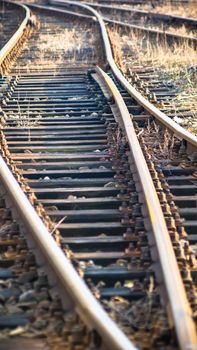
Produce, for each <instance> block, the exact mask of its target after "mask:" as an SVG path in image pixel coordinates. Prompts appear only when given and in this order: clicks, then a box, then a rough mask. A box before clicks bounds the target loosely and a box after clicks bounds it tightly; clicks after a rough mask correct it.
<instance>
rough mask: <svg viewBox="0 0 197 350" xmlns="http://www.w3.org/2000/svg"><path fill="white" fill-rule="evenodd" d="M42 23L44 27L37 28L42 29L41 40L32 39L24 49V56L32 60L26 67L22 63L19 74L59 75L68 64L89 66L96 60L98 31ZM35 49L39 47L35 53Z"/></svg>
mask: <svg viewBox="0 0 197 350" xmlns="http://www.w3.org/2000/svg"><path fill="white" fill-rule="evenodd" d="M41 20H42V18H41ZM41 20H40V23H41V24H37V25H38V26H39V25H40V26H41V31H40V33H39V36H38V37H37V39H36V40H34V39H31V38H30V40H29V41H28V42H27V43H26V44H25V46H24V50H23V54H24V56H25V55H26V54H27V55H28V56H29V57H30V56H31V59H29V58H28V59H27V60H26V64H25V65H24V66H23V65H21V63H20V64H19V65H17V71H19V72H20V71H21V69H25V70H26V71H27V72H31V71H40V70H42V69H57V71H59V70H60V69H61V68H63V67H66V65H67V64H69V65H71V66H75V65H79V64H80V65H82V64H84V65H87V64H88V63H89V62H94V61H95V60H96V56H97V46H98V45H97V41H98V33H97V32H95V27H92V28H91V27H90V26H87V25H86V24H78V25H77V24H76V22H74V23H71V22H70V23H69V22H68V23H67V22H63V21H61V20H57V21H56V22H55V21H53V22H52V21H51V18H49V21H47V22H46V23H42V21H41ZM32 46H34V47H36V50H33V52H32V50H31V47H32Z"/></svg>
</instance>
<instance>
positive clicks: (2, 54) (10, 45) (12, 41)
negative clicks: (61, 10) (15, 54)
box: [0, 2, 30, 71]
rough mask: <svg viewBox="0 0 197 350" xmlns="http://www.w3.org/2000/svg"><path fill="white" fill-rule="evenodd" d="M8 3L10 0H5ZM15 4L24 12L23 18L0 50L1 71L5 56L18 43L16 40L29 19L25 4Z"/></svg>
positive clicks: (20, 35)
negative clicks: (7, 0)
mask: <svg viewBox="0 0 197 350" xmlns="http://www.w3.org/2000/svg"><path fill="white" fill-rule="evenodd" d="M7 3H9V4H12V3H11V2H7ZM14 5H15V6H19V8H21V10H22V11H23V12H24V19H23V21H22V22H21V24H20V26H19V28H18V29H17V31H16V32H15V33H14V35H13V36H12V37H11V38H10V40H9V41H8V42H7V43H6V44H5V45H4V47H3V48H2V49H1V50H0V70H1V71H2V68H3V67H2V66H3V63H4V61H5V58H6V57H8V56H9V54H10V53H11V51H12V50H13V49H14V47H15V45H16V44H17V43H18V41H19V40H20V39H21V37H22V36H23V34H24V30H25V29H26V27H27V25H28V23H29V21H30V10H29V8H28V7H27V6H25V5H18V4H14Z"/></svg>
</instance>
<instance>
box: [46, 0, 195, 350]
mask: <svg viewBox="0 0 197 350" xmlns="http://www.w3.org/2000/svg"><path fill="white" fill-rule="evenodd" d="M50 3H52V4H56V5H57V4H70V5H77V6H80V7H83V8H86V9H87V10H89V11H90V12H91V13H92V14H93V15H94V16H95V17H96V18H97V19H98V22H99V24H100V28H101V33H102V37H103V41H104V44H105V51H106V57H107V61H108V63H109V65H110V67H111V69H112V71H113V72H114V74H115V75H116V77H117V78H118V80H119V81H121V82H122V85H123V86H125V85H126V87H127V90H128V91H130V89H132V90H134V91H132V90H131V91H132V94H133V93H134V96H135V95H136V93H137V92H136V90H135V89H133V88H132V87H130V84H129V83H128V82H127V81H126V79H125V78H124V77H123V76H122V74H121V72H120V71H119V69H118V68H117V66H116V64H115V62H114V60H113V57H112V51H111V46H110V42H109V38H108V35H107V31H106V28H105V24H104V21H103V19H102V17H101V16H100V15H99V14H98V12H97V11H95V10H94V9H92V8H91V7H89V6H88V5H84V4H82V3H80V4H79V3H78V2H75V1H63V0H50ZM99 72H100V75H102V77H103V79H104V80H105V82H106V83H107V85H108V88H109V89H110V91H111V93H112V94H113V97H114V99H115V101H116V105H117V107H118V109H119V111H120V115H121V117H122V121H123V124H124V129H125V132H126V134H127V139H128V142H129V145H130V150H131V152H132V155H133V157H134V161H135V165H136V168H137V170H138V176H139V178H140V183H141V186H142V188H143V193H144V197H145V202H146V205H147V210H148V214H149V218H150V220H151V226H152V231H153V233H154V239H155V243H156V247H157V251H158V255H159V260H160V263H161V268H162V272H163V277H164V281H165V287H166V290H167V295H168V299H169V303H170V305H169V306H170V309H171V312H172V317H173V320H174V327H175V329H176V334H177V339H178V342H179V346H180V349H182V350H186V349H188V350H189V349H196V347H197V336H196V328H195V324H194V321H193V319H192V310H191V307H190V305H189V302H188V299H187V296H186V291H185V288H184V285H183V281H182V278H181V275H180V271H179V268H178V264H177V261H176V257H175V254H174V251H173V248H172V244H171V241H170V237H169V233H168V229H167V226H166V223H165V219H164V216H163V212H162V209H161V206H160V203H159V199H158V196H157V193H156V190H155V187H154V184H153V182H152V179H151V176H150V173H149V171H148V168H147V165H146V163H145V164H144V162H145V160H143V159H144V157H143V154H142V151H141V149H140V146H139V144H138V140H137V137H136V135H135V131H134V129H133V125H132V123H131V118H130V114H129V112H128V110H127V107H126V105H125V103H124V101H123V99H122V97H121V95H120V93H119V92H118V90H117V88H116V86H115V84H114V83H113V82H112V81H111V79H110V78H109V77H108V76H107V74H105V73H104V72H102V71H101V70H99ZM139 95H140V94H139V93H137V98H138V99H140V100H141V98H142V96H141V95H140V96H139ZM143 99H144V98H143ZM144 100H145V99H144ZM145 102H146V104H147V101H146V100H145ZM148 103H149V102H148ZM149 104H150V103H149ZM150 105H151V104H150ZM150 107H151V109H152V108H154V109H156V108H155V107H154V106H152V105H151V106H150ZM157 111H158V112H160V111H159V110H157V109H156V112H157ZM162 114H163V113H162ZM164 116H165V115H164ZM166 118H168V117H166ZM162 119H163V118H162ZM184 134H185V131H184ZM189 136H190V135H189ZM196 145H197V143H196Z"/></svg>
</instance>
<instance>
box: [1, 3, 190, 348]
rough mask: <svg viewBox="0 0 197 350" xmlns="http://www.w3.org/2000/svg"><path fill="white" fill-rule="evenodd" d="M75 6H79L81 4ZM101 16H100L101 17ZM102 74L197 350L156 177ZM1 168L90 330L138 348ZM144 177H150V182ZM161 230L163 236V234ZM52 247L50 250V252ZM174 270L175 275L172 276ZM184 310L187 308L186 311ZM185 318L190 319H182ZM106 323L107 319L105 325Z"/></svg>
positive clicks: (175, 300)
mask: <svg viewBox="0 0 197 350" xmlns="http://www.w3.org/2000/svg"><path fill="white" fill-rule="evenodd" d="M71 3H72V4H76V3H75V2H71ZM95 15H96V17H97V14H96V13H95ZM97 18H98V17H97ZM99 21H100V24H103V23H102V19H100V20H99ZM102 29H103V28H102ZM102 34H103V37H105V35H107V34H105V33H104V31H103V32H102ZM105 38H106V37H105ZM107 40H108V38H106V42H107ZM107 46H108V48H109V47H110V46H109V41H108V42H107ZM106 52H107V50H106ZM106 56H107V58H108V63H109V64H110V65H111V68H112V70H113V68H114V73H115V72H116V69H115V67H114V66H113V64H112V63H113V62H111V61H110V60H113V58H112V54H111V52H110V51H109V52H107V55H106ZM114 65H115V63H114ZM98 74H99V76H100V79H101V80H102V82H103V84H104V85H105V86H106V89H107V90H108V93H109V94H110V95H111V96H113V99H114V102H115V105H116V107H117V109H118V111H119V115H120V123H122V124H123V125H124V129H125V132H126V135H127V138H128V140H129V145H130V150H131V152H132V154H133V157H134V160H135V165H136V168H137V169H138V172H139V175H140V182H141V186H142V188H143V192H144V196H145V201H146V206H147V210H148V212H149V217H150V220H151V225H152V229H153V232H155V240H156V242H157V248H158V252H159V255H160V259H161V260H162V261H163V264H162V269H163V274H164V279H165V281H166V288H167V293H168V297H169V299H170V300H171V306H172V310H173V316H174V322H175V326H176V329H177V334H178V339H179V342H180V347H181V348H182V349H185V348H186V347H188V348H192V347H193V346H195V345H194V344H196V339H195V330H194V324H193V321H192V319H191V310H190V307H189V305H188V301H187V298H186V295H185V290H184V287H183V284H182V281H181V277H180V272H179V270H178V266H177V263H176V259H175V256H174V252H173V250H172V245H171V243H170V240H169V235H168V232H167V228H166V224H165V221H164V218H163V214H162V211H161V208H160V205H159V202H158V198H157V195H156V192H155V189H154V185H153V183H152V180H151V178H150V174H149V172H148V169H147V166H146V163H145V161H144V158H143V155H142V152H141V149H140V146H139V143H138V141H137V138H136V135H135V133H134V130H133V127H132V123H131V121H130V115H129V112H128V110H127V107H126V105H125V103H124V101H123V99H122V98H121V95H120V94H119V92H118V90H117V88H116V86H115V85H114V83H113V82H112V80H111V79H110V78H109V77H108V76H107V75H106V74H105V73H104V72H103V71H102V70H101V69H98ZM117 76H118V74H117ZM8 131H9V130H8ZM133 147H134V148H133ZM142 164H143V165H142ZM0 165H1V166H2V172H1V176H2V182H3V184H4V187H5V188H6V191H7V192H8V193H9V197H10V199H11V201H13V203H14V206H16V207H17V208H18V211H19V212H20V215H24V217H23V221H24V222H25V223H26V225H27V227H28V229H29V230H30V231H31V232H32V233H33V235H34V238H35V240H36V242H39V243H38V244H39V246H40V249H41V251H42V254H43V255H45V256H46V257H47V260H48V257H51V255H52V256H53V257H54V258H53V259H50V261H51V260H53V262H52V265H51V263H50V266H51V267H52V269H53V270H54V271H55V275H56V274H57V275H58V276H59V277H58V279H59V280H60V284H61V285H63V289H64V290H65V291H66V295H68V296H69V299H71V301H72V302H73V303H74V305H76V308H77V310H78V312H79V314H80V316H81V317H82V319H83V318H84V310H86V311H85V313H86V316H87V314H88V317H87V318H86V317H85V318H84V321H85V322H86V323H88V325H89V327H90V328H92V324H93V325H94V327H95V329H96V330H97V331H98V333H99V334H100V336H101V338H102V339H103V341H104V344H105V345H106V348H109V347H111V346H113V349H135V348H136V347H135V346H134V345H132V344H131V342H129V341H128V339H127V338H126V337H125V335H124V334H123V333H122V332H121V331H120V330H119V329H118V328H117V326H116V325H115V324H114V323H113V322H112V321H111V320H110V319H109V318H108V316H107V315H106V313H104V311H103V310H102V309H101V307H100V306H99V304H98V303H97V302H96V300H95V299H94V297H93V296H92V294H91V293H90V292H89V290H88V289H87V287H85V285H84V284H83V282H82V281H81V279H80V278H79V276H78V274H77V273H76V272H75V270H74V269H73V268H72V267H70V263H69V261H68V260H67V259H66V258H65V256H64V254H63V253H61V252H60V249H59V248H58V247H57V246H56V248H54V244H55V245H56V243H55V242H54V240H53V239H52V237H50V235H49V233H48V231H47V230H46V227H45V226H44V225H43V224H41V222H40V219H39V218H38V216H37V215H36V213H35V212H34V211H33V210H32V208H30V205H29V204H28V203H27V202H28V201H27V200H25V196H24V194H22V193H21V192H22V191H20V189H19V188H17V185H16V181H14V180H13V178H12V176H11V174H10V172H9V171H8V169H7V168H6V166H5V164H4V162H3V161H2V162H1V163H0ZM143 175H145V179H144V176H143ZM148 180H149V181H148ZM146 181H147V182H146ZM150 203H151V205H150ZM153 204H154V205H155V206H154V205H153ZM158 213H159V215H158ZM25 214H26V215H25ZM34 224H35V226H34ZM36 224H37V226H36ZM40 225H41V226H40ZM38 226H39V230H38ZM41 231H42V232H41ZM158 232H160V235H159V234H158ZM46 247H48V248H47V251H46ZM165 251H168V253H169V255H170V258H169V256H167V254H165ZM66 266H67V267H68V268H67V273H65V267H66ZM169 269H170V271H171V273H168V271H169ZM68 271H69V273H68ZM175 283H176V286H177V288H175V289H177V294H175V293H172V291H171V288H170V286H171V285H172V284H173V286H174V285H175ZM88 293H89V294H88ZM182 306H184V308H183V307H182ZM183 314H184V315H185V317H183V316H182V315H183ZM180 315H181V316H182V318H181V317H180ZM103 321H105V323H104V322H103ZM109 326H110V327H109ZM182 327H183V328H182ZM183 329H184V331H183Z"/></svg>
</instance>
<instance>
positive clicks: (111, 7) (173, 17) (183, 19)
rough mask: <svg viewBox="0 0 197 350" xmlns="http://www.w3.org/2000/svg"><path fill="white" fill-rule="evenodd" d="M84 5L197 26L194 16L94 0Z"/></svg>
mask: <svg viewBox="0 0 197 350" xmlns="http://www.w3.org/2000/svg"><path fill="white" fill-rule="evenodd" d="M85 4H86V5H90V6H91V7H93V8H101V9H109V10H114V11H118V12H122V13H123V14H124V13H129V14H131V19H132V20H133V19H135V18H141V17H148V19H155V20H157V21H158V20H162V21H164V22H167V23H169V24H174V25H176V24H180V25H183V24H184V25H186V26H188V27H189V28H194V29H195V28H196V26H197V20H196V19H195V18H190V17H182V16H176V15H171V14H165V13H159V12H153V11H147V10H146V11H145V10H139V9H132V8H129V7H128V8H124V7H118V6H117V5H105V4H102V3H95V2H91V3H88V2H85Z"/></svg>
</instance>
